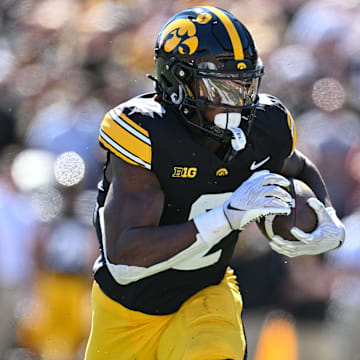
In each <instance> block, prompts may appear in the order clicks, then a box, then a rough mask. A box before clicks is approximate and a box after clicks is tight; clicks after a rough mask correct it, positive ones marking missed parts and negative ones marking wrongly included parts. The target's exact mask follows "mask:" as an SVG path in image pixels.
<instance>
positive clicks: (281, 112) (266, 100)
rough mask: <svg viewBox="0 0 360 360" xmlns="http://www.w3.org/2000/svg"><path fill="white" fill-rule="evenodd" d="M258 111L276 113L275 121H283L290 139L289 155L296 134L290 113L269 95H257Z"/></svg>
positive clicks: (274, 97)
mask: <svg viewBox="0 0 360 360" xmlns="http://www.w3.org/2000/svg"><path fill="white" fill-rule="evenodd" d="M257 109H258V110H260V111H261V110H263V111H266V112H269V113H276V119H279V120H281V119H284V122H285V124H286V125H287V128H288V130H289V135H290V137H291V143H292V145H291V151H290V154H289V155H291V154H292V153H293V151H294V149H295V145H296V140H297V133H296V127H295V122H294V119H293V117H292V115H291V113H290V111H289V110H288V109H287V108H286V106H285V105H284V104H283V103H282V102H281V101H280V100H279V99H278V98H277V97H276V96H273V95H269V94H259V105H258V106H257Z"/></svg>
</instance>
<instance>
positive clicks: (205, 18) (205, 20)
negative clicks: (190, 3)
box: [196, 13, 212, 24]
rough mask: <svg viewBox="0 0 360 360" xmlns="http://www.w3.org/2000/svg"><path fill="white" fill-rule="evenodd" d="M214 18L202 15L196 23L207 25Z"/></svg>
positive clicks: (206, 14)
mask: <svg viewBox="0 0 360 360" xmlns="http://www.w3.org/2000/svg"><path fill="white" fill-rule="evenodd" d="M211 18H212V16H211V15H210V14H208V13H201V14H199V15H198V17H197V18H196V22H198V23H199V24H207V23H208V22H209V21H210V20H211Z"/></svg>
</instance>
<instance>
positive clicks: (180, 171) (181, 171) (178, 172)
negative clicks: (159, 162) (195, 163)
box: [171, 166, 198, 179]
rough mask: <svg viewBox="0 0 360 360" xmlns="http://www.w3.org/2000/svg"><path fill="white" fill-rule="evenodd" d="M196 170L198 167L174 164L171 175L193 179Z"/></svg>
mask: <svg viewBox="0 0 360 360" xmlns="http://www.w3.org/2000/svg"><path fill="white" fill-rule="evenodd" d="M197 172H198V169H197V168H196V167H185V166H174V168H173V172H172V174H171V177H172V178H183V179H193V178H195V177H196V175H197Z"/></svg>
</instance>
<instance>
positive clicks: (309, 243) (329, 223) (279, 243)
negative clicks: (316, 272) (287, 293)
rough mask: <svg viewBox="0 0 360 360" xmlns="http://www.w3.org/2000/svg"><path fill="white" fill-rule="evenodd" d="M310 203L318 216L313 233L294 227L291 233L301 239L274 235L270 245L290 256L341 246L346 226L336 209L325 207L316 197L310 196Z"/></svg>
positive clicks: (280, 252)
mask: <svg viewBox="0 0 360 360" xmlns="http://www.w3.org/2000/svg"><path fill="white" fill-rule="evenodd" d="M307 202H308V204H309V205H310V206H311V207H312V208H313V209H314V211H315V212H316V215H317V218H318V226H317V227H316V229H315V230H314V231H313V232H312V233H305V232H304V231H302V230H300V229H299V228H297V227H293V228H292V229H291V230H290V231H291V234H292V235H293V236H294V237H295V238H296V239H298V240H299V241H288V240H285V239H283V238H282V237H281V236H278V235H274V236H273V238H272V239H271V241H270V242H269V245H270V247H271V248H272V249H273V250H274V251H276V252H278V253H279V254H283V255H286V256H288V257H295V256H301V255H318V254H321V253H324V252H326V251H330V250H333V249H336V248H338V247H340V246H341V245H342V244H343V242H344V240H345V228H344V225H343V224H342V222H341V221H340V219H339V218H338V217H337V215H336V212H335V209H334V208H332V207H328V208H327V207H325V205H324V204H323V203H322V202H321V201H319V200H318V199H316V198H310V199H309V200H308V201H307Z"/></svg>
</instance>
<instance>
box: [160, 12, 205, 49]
mask: <svg viewBox="0 0 360 360" xmlns="http://www.w3.org/2000/svg"><path fill="white" fill-rule="evenodd" d="M195 34H196V26H195V24H194V23H193V22H192V21H190V20H187V19H178V20H175V21H173V22H171V23H170V24H169V25H168V26H167V27H166V28H165V29H164V31H163V33H162V35H161V38H160V41H159V45H160V46H161V45H162V44H163V42H164V41H165V44H164V50H165V52H171V51H173V50H174V49H176V48H177V51H178V52H179V53H180V54H182V55H184V54H189V55H191V54H193V53H194V52H195V51H196V50H197V48H198V44H199V41H198V38H197V37H196V36H195ZM169 35H171V37H170V38H168V36H169ZM167 38H168V39H167ZM166 39H167V40H166Z"/></svg>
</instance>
